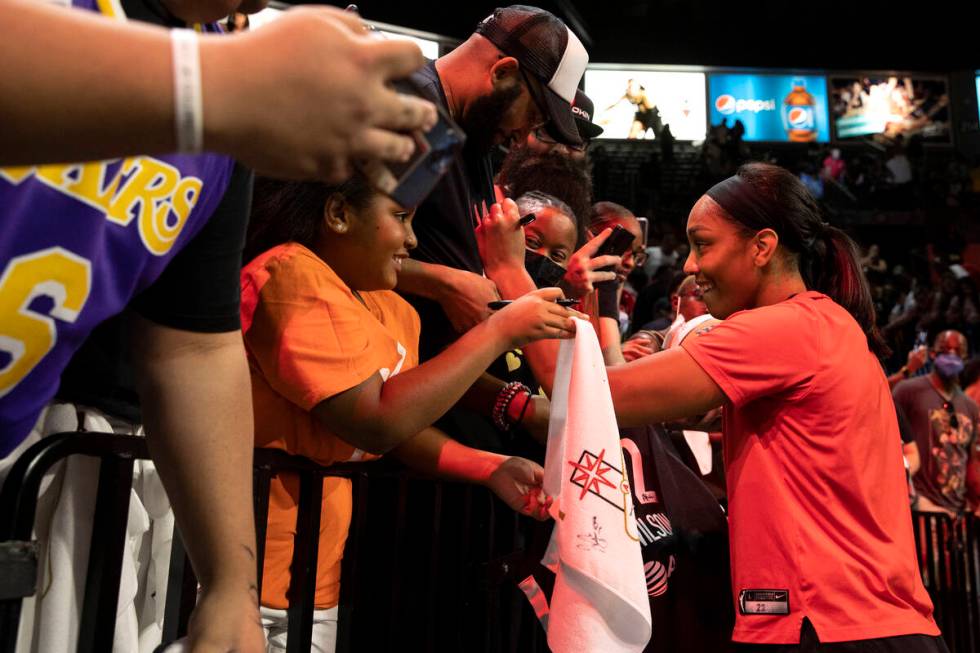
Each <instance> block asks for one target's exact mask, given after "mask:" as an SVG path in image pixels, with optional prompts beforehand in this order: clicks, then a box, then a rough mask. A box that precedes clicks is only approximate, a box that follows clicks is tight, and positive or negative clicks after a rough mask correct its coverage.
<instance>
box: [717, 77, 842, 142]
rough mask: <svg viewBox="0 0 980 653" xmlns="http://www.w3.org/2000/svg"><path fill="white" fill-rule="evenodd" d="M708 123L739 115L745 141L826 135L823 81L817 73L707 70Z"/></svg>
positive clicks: (816, 138)
mask: <svg viewBox="0 0 980 653" xmlns="http://www.w3.org/2000/svg"><path fill="white" fill-rule="evenodd" d="M708 109H709V112H710V113H709V115H710V120H711V124H712V125H718V124H721V122H722V121H723V120H727V121H728V126H729V127H731V126H732V125H734V124H735V121H736V120H741V121H742V124H744V125H745V135H744V136H743V139H744V140H746V141H791V142H797V143H808V142H819V143H826V142H828V141H829V140H830V119H829V116H828V111H827V83H826V80H825V78H824V77H823V76H822V75H752V74H742V73H738V74H736V73H724V74H710V75H708Z"/></svg>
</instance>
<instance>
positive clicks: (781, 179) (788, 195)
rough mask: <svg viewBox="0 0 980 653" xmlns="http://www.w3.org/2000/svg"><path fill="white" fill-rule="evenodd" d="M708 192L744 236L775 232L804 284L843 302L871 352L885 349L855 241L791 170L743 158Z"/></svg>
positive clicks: (881, 353) (884, 352)
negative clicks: (831, 221) (734, 170)
mask: <svg viewBox="0 0 980 653" xmlns="http://www.w3.org/2000/svg"><path fill="white" fill-rule="evenodd" d="M707 194H708V196H709V197H711V198H712V199H714V200H715V201H717V202H718V204H720V205H721V207H722V208H723V209H725V212H726V213H727V214H728V215H729V216H730V217H731V218H732V220H733V221H734V222H735V223H736V224H738V225H739V226H740V227H741V228H742V230H743V231H744V232H745V233H746V234H747V235H755V234H756V233H758V232H759V231H760V230H762V229H772V230H773V231H775V232H776V234H777V235H778V236H779V244H780V245H781V246H782V247H783V248H784V249H785V251H786V252H788V253H789V254H791V255H793V257H794V258H795V260H796V263H797V266H798V267H799V271H800V276H801V277H802V278H803V282H804V283H805V284H806V287H807V288H808V289H810V290H816V291H818V292H822V293H824V294H825V295H827V296H828V297H830V298H831V299H833V300H834V301H835V302H837V303H838V304H840V305H841V306H843V307H844V308H845V309H846V310H847V312H849V313H850V314H851V315H852V316H853V317H854V319H855V320H856V321H857V323H858V324H859V325H860V326H861V329H862V331H864V335H865V336H866V337H867V339H868V347H869V348H870V349H871V351H873V352H874V353H875V355H876V356H879V357H885V356H888V355H889V354H890V351H889V349H888V346H887V345H886V344H885V341H884V339H883V338H882V337H881V334H880V333H879V332H878V327H877V326H876V325H875V309H874V302H873V300H872V298H871V289H870V288H869V286H868V280H867V279H866V278H865V276H864V271H863V270H862V268H861V264H860V263H859V261H860V254H859V253H858V248H857V245H856V244H855V243H854V241H853V240H851V238H850V237H849V236H848V235H847V234H845V233H844V232H843V231H841V230H840V229H838V228H837V227H834V226H831V225H829V224H827V223H826V222H824V221H823V216H822V213H821V210H820V206H819V205H818V204H817V201H816V200H815V199H814V198H813V196H812V195H811V194H810V191H808V190H807V188H806V186H804V185H803V182H801V181H800V180H799V179H797V178H796V176H795V175H793V174H792V173H790V172H789V171H788V170H786V169H784V168H780V167H779V166H774V165H770V164H767V163H746V164H745V165H743V166H741V167H740V168H739V169H738V172H737V173H735V176H734V177H729V178H728V179H726V180H725V181H723V182H721V183H719V184H717V185H716V186H714V187H713V188H712V189H711V190H709V191H708V193H707Z"/></svg>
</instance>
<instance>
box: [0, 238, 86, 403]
mask: <svg viewBox="0 0 980 653" xmlns="http://www.w3.org/2000/svg"><path fill="white" fill-rule="evenodd" d="M91 288H92V266H91V263H89V262H88V261H87V260H85V259H83V258H81V257H80V256H77V255H75V254H72V253H71V252H69V251H68V250H66V249H62V248H61V247H52V248H49V249H45V250H42V251H40V252H35V253H33V254H28V255H25V256H18V257H15V258H14V259H12V260H11V261H10V263H9V264H8V265H7V268H6V269H5V270H4V272H3V276H2V277H0V315H3V316H4V319H3V321H2V322H0V349H2V350H4V351H6V352H7V353H8V354H9V355H10V359H11V360H10V362H9V363H8V364H7V365H6V366H5V367H4V368H3V369H0V397H2V396H3V395H5V394H7V393H8V392H10V391H11V390H12V389H13V388H14V387H16V385H17V384H18V383H20V382H21V381H22V380H23V379H24V377H26V376H27V375H28V374H29V373H30V371H31V370H32V369H34V366H35V365H37V364H38V362H39V361H40V360H41V359H42V358H44V356H45V355H47V353H48V352H49V351H51V349H52V348H53V347H54V344H55V342H56V341H57V338H58V332H57V330H56V328H55V322H54V320H55V319H58V320H62V321H64V322H74V321H75V320H76V319H78V314H79V313H80V312H81V310H82V307H83V306H84V305H85V302H86V301H87V300H88V296H89V292H90V291H91ZM39 296H49V297H51V298H52V299H53V300H54V306H53V307H52V308H51V310H50V311H49V312H48V314H47V315H44V314H39V313H35V312H33V311H31V310H30V305H31V302H32V301H33V300H34V299H35V298H37V297H39Z"/></svg>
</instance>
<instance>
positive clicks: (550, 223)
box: [524, 207, 577, 268]
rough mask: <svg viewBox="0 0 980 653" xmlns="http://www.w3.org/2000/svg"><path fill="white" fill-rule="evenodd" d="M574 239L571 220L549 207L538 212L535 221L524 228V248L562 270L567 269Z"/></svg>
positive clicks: (573, 247)
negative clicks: (544, 257) (555, 264)
mask: <svg viewBox="0 0 980 653" xmlns="http://www.w3.org/2000/svg"><path fill="white" fill-rule="evenodd" d="M576 238H577V234H576V232H575V223H574V222H573V221H572V219H571V218H569V217H568V216H567V215H565V214H564V213H562V212H560V211H558V210H557V209H553V208H551V207H546V208H544V209H542V210H540V211H538V213H537V220H535V221H534V222H532V223H531V224H529V225H528V226H526V227H524V245H525V247H527V248H528V249H529V250H531V251H533V252H536V253H538V254H541V255H542V256H547V257H548V258H550V259H551V260H552V261H554V262H555V263H557V264H558V265H560V266H561V267H563V268H564V267H568V257H569V256H571V255H572V252H574V251H575V241H576Z"/></svg>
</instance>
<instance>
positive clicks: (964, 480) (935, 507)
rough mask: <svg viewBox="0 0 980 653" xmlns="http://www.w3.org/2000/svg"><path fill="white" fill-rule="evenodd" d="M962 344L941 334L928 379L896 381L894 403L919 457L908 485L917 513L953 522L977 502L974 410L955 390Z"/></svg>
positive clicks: (979, 415) (979, 475) (979, 483)
mask: <svg viewBox="0 0 980 653" xmlns="http://www.w3.org/2000/svg"><path fill="white" fill-rule="evenodd" d="M966 352H967V340H966V338H965V337H964V336H963V334H961V333H959V332H958V331H943V332H942V333H940V334H939V335H938V336H936V340H935V342H934V344H933V347H932V351H931V352H930V358H931V359H932V361H933V370H932V372H931V373H930V374H927V375H925V376H920V377H917V378H914V379H908V380H906V381H902V382H900V383H899V384H898V385H897V386H895V389H894V391H893V394H894V397H895V404H896V406H899V407H900V408H901V410H902V411H903V412H904V413H905V415H906V416H907V417H908V420H909V423H910V424H911V427H912V430H913V432H914V433H915V440H916V444H917V446H918V451H919V455H920V457H921V468H920V469H919V473H918V474H916V475H915V476H913V478H912V481H913V483H914V485H915V490H916V493H917V495H918V504H917V508H918V509H919V510H926V511H931V512H942V513H946V514H948V515H950V516H952V517H958V516H959V515H962V514H963V513H964V512H966V511H967V510H973V511H976V509H977V507H978V505H977V501H978V500H980V453H978V452H977V450H976V445H977V425H978V419H980V409H978V407H977V404H976V403H975V402H974V401H973V400H972V399H970V398H969V397H968V396H967V395H966V394H964V392H963V391H962V390H961V389H960V384H959V375H960V373H961V372H962V371H963V368H964V363H963V360H964V358H965V357H966Z"/></svg>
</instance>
